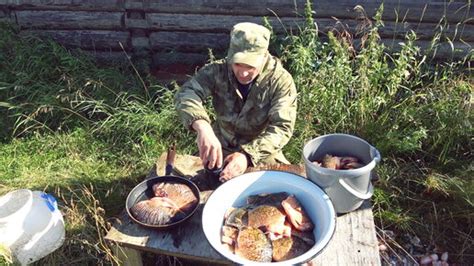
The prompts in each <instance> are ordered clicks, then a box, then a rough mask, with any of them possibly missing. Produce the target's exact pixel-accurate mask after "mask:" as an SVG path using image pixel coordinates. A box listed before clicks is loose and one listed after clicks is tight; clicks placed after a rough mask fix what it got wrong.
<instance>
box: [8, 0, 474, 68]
mask: <svg viewBox="0 0 474 266" xmlns="http://www.w3.org/2000/svg"><path fill="white" fill-rule="evenodd" d="M469 2H470V1H468V0H465V1H460V0H451V1H447V0H446V1H430V0H386V1H385V2H384V13H383V16H382V19H383V21H384V24H385V27H383V28H382V29H381V30H380V35H381V37H382V41H383V42H384V43H386V44H387V45H388V46H391V47H393V48H395V49H396V48H397V45H398V43H399V42H401V41H403V37H404V36H405V34H406V33H407V32H408V31H409V30H414V31H416V32H417V35H418V38H419V44H420V46H421V47H422V48H426V47H428V46H429V44H430V42H431V40H432V39H433V37H434V36H435V34H436V33H437V32H439V31H440V30H441V33H442V34H441V41H442V42H441V44H440V45H439V47H438V49H437V56H438V57H441V58H447V57H451V56H463V55H465V54H466V53H468V52H469V51H471V49H472V45H473V43H474V18H473V16H472V11H471V10H472V9H471V6H470V3H469ZM305 3H306V1H302V0H293V1H282V0H260V1H259V0H254V1H251V0H155V1H151V0H141V1H138V0H0V20H7V21H10V22H12V23H15V24H17V25H18V26H19V27H20V29H21V32H22V34H34V35H36V36H46V37H51V38H53V39H54V40H56V41H58V42H60V43H62V44H63V45H64V46H66V47H68V48H81V49H83V50H85V51H88V52H89V53H91V54H93V55H94V56H95V57H97V58H99V59H117V58H119V59H126V58H127V57H126V55H125V52H126V53H127V54H128V55H132V56H141V57H142V58H149V62H150V63H151V65H152V66H154V67H157V68H158V69H161V70H165V71H167V70H169V71H173V68H180V66H183V65H184V66H195V65H201V64H203V63H204V62H205V61H206V60H207V56H208V49H212V51H213V52H214V53H215V54H217V55H223V54H224V51H225V50H226V49H227V45H228V41H229V37H228V34H229V30H230V28H231V27H232V25H234V24H235V23H237V22H242V21H251V22H257V23H262V21H263V17H264V16H265V17H268V19H269V20H270V22H271V24H272V25H273V27H274V30H275V32H276V34H283V33H284V32H285V31H296V30H297V29H298V25H302V23H303V21H304V17H303V15H302V14H303V13H304V5H305ZM312 4H313V9H314V17H315V21H316V23H317V25H318V28H319V31H320V33H321V34H322V35H324V34H325V33H327V32H328V31H329V30H333V29H334V28H335V25H336V24H337V25H339V26H343V27H344V28H345V29H346V30H348V31H349V32H351V33H355V32H356V31H357V25H359V24H360V15H361V13H360V12H356V11H355V10H354V7H355V6H356V5H360V6H362V7H363V8H364V10H365V13H366V16H367V17H369V18H371V17H373V15H374V14H375V12H376V10H377V9H378V8H379V6H380V5H381V4H382V1H380V0H362V1H355V0H333V1H313V3H312ZM453 50H454V53H453ZM124 51H125V52H124ZM181 70H182V69H181ZM188 70H189V69H188Z"/></svg>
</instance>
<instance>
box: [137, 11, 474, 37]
mask: <svg viewBox="0 0 474 266" xmlns="http://www.w3.org/2000/svg"><path fill="white" fill-rule="evenodd" d="M146 20H147V23H143V22H142V21H140V23H141V24H140V25H135V26H136V27H145V28H148V29H152V30H161V31H186V32H207V33H228V32H229V31H230V29H231V28H232V26H233V25H235V24H236V23H239V22H244V21H248V22H254V23H259V24H263V17H252V16H226V15H201V14H199V15H197V14H165V13H149V14H146ZM269 21H270V23H271V25H272V27H273V30H274V32H275V33H276V34H281V33H284V32H297V31H298V29H299V28H301V27H303V26H304V19H302V18H289V17H283V18H280V19H277V18H275V17H271V18H269ZM315 21H316V23H317V25H318V28H319V30H320V32H322V33H327V32H328V31H330V30H332V29H334V28H341V27H338V26H341V25H344V26H345V27H344V28H345V29H347V30H348V31H349V32H351V33H353V34H355V33H356V32H357V29H358V28H359V26H360V24H361V22H358V21H356V20H352V19H341V20H336V19H334V18H317V19H316V20H315ZM384 25H385V26H384V27H382V28H380V29H379V34H380V36H381V37H399V38H400V37H402V38H403V37H404V36H405V35H406V33H407V32H409V31H411V30H414V31H416V32H417V35H418V38H419V39H432V38H433V36H434V34H435V33H436V31H437V28H438V24H436V23H418V22H403V23H402V22H398V23H397V22H393V21H392V22H391V21H388V22H385V23H384ZM443 36H446V37H449V38H450V39H452V40H454V39H461V38H462V39H464V40H474V25H470V24H464V25H454V24H451V25H447V26H446V27H445V28H444V30H443Z"/></svg>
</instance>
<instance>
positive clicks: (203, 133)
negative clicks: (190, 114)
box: [192, 119, 223, 169]
mask: <svg viewBox="0 0 474 266" xmlns="http://www.w3.org/2000/svg"><path fill="white" fill-rule="evenodd" d="M192 128H193V129H194V130H195V131H196V132H197V138H196V142H197V145H198V148H199V157H200V158H201V161H202V164H203V165H204V167H206V168H208V169H213V168H214V167H218V168H220V167H222V157H223V156H222V146H221V143H220V142H219V140H218V139H217V137H216V135H215V134H214V131H213V130H212V127H211V125H210V124H209V123H208V122H207V121H206V120H202V119H200V120H196V121H194V122H193V124H192Z"/></svg>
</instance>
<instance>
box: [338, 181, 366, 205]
mask: <svg viewBox="0 0 474 266" xmlns="http://www.w3.org/2000/svg"><path fill="white" fill-rule="evenodd" d="M339 184H341V186H342V187H343V188H344V189H345V190H347V191H348V192H349V193H351V194H352V195H354V196H355V197H357V198H359V199H363V200H366V199H369V198H370V197H372V194H374V186H373V185H372V183H369V191H368V192H367V193H360V192H359V191H357V190H355V189H353V188H352V187H351V186H350V185H349V184H347V183H346V181H344V180H343V179H342V178H341V179H339Z"/></svg>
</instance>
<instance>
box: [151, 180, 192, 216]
mask: <svg viewBox="0 0 474 266" xmlns="http://www.w3.org/2000/svg"><path fill="white" fill-rule="evenodd" d="M152 188H153V192H154V194H155V196H157V197H166V198H169V199H171V200H172V201H173V202H174V203H175V204H176V205H177V206H178V209H180V210H181V211H183V212H188V211H190V210H192V209H193V208H194V207H195V206H196V204H198V199H197V197H196V195H194V193H193V191H192V190H191V188H190V187H188V186H187V185H185V184H181V183H173V182H162V183H156V184H154V185H153V187H152Z"/></svg>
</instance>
